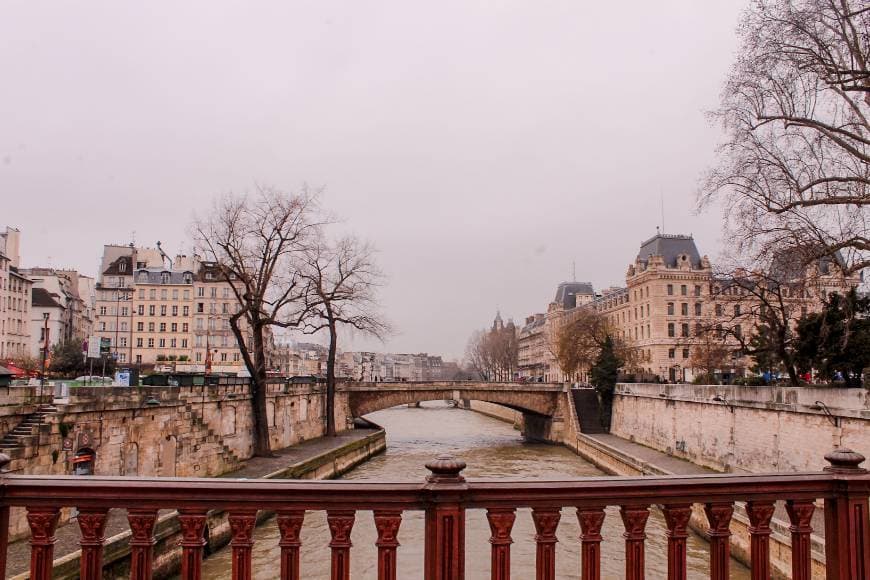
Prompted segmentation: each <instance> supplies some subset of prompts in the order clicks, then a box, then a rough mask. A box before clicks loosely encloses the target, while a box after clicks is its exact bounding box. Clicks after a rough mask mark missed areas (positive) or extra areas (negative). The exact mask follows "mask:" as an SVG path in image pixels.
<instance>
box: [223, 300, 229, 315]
mask: <svg viewBox="0 0 870 580" xmlns="http://www.w3.org/2000/svg"><path fill="white" fill-rule="evenodd" d="M222 306H223V308H221V312H222V313H223V314H229V313H230V304H229V302H224V303H223V304H222Z"/></svg>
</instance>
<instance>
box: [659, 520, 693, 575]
mask: <svg viewBox="0 0 870 580" xmlns="http://www.w3.org/2000/svg"><path fill="white" fill-rule="evenodd" d="M662 511H663V512H664V514H665V523H666V524H667V525H668V531H667V532H665V535H666V536H667V538H668V580H686V578H687V570H686V539H687V538H688V537H689V532H688V530H687V527H688V525H689V518H691V517H692V506H691V504H678V505H666V506H664V507H663V508H662Z"/></svg>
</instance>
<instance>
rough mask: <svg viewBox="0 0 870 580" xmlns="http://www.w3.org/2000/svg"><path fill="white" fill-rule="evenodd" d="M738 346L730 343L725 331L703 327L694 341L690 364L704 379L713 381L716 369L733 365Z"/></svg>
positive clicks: (720, 369)
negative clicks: (718, 331)
mask: <svg viewBox="0 0 870 580" xmlns="http://www.w3.org/2000/svg"><path fill="white" fill-rule="evenodd" d="M735 352H736V348H735V347H734V346H733V345H729V343H728V341H727V339H726V337H725V336H724V334H723V333H721V332H720V333H717V332H716V331H715V330H714V329H702V331H701V334H700V336H697V337H695V341H694V342H693V343H692V356H691V358H690V359H689V364H690V365H691V367H692V369H694V370H695V371H696V372H697V375H696V376H700V377H702V380H704V381H708V382H712V381H714V380H715V376H716V371H722V370H724V369H725V368H731V367H733V366H734V365H733V363H732V361H733V355H734V353H735Z"/></svg>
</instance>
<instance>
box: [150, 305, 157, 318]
mask: <svg viewBox="0 0 870 580" xmlns="http://www.w3.org/2000/svg"><path fill="white" fill-rule="evenodd" d="M156 312H157V308H156V307H155V306H154V305H153V304H152V305H150V306H149V307H148V316H154V314H156Z"/></svg>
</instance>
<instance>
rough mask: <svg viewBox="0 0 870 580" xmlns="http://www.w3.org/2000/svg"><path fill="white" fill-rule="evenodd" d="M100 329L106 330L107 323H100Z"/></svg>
mask: <svg viewBox="0 0 870 580" xmlns="http://www.w3.org/2000/svg"><path fill="white" fill-rule="evenodd" d="M100 330H106V323H105V322H101V323H100Z"/></svg>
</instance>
